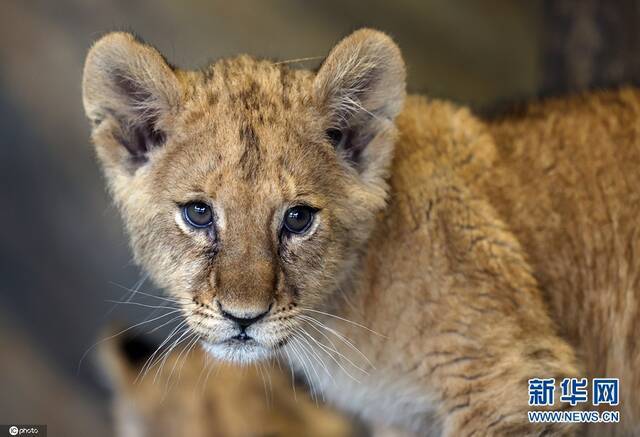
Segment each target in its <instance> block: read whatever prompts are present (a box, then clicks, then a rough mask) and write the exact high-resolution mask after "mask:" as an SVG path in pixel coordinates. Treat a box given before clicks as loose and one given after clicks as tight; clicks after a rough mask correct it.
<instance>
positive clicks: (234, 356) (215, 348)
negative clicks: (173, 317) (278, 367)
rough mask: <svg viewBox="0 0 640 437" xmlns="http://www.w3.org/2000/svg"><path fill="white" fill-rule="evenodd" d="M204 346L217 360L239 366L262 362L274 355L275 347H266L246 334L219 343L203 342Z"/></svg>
mask: <svg viewBox="0 0 640 437" xmlns="http://www.w3.org/2000/svg"><path fill="white" fill-rule="evenodd" d="M202 346H203V348H204V349H205V350H206V351H207V352H208V353H210V354H211V355H213V356H214V357H216V358H219V359H221V360H225V361H231V362H234V363H239V364H248V363H252V362H255V361H260V360H263V359H266V358H268V357H269V356H271V354H272V353H273V347H271V346H266V345H264V344H262V343H260V342H259V341H257V340H256V339H254V338H252V337H250V336H249V335H246V334H244V335H242V334H238V335H235V336H233V337H230V338H227V339H226V340H222V341H220V342H217V343H212V342H210V341H208V340H203V342H202Z"/></svg>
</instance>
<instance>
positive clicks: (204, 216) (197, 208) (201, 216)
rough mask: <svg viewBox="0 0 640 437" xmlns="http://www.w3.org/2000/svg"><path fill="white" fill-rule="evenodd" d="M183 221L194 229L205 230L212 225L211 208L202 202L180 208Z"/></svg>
mask: <svg viewBox="0 0 640 437" xmlns="http://www.w3.org/2000/svg"><path fill="white" fill-rule="evenodd" d="M182 215H183V216H184V220H185V221H186V222H187V223H188V224H189V225H190V226H192V227H194V228H206V227H209V226H211V223H213V213H212V212H211V207H209V205H207V204H206V203H203V202H191V203H187V204H186V205H185V206H183V207H182Z"/></svg>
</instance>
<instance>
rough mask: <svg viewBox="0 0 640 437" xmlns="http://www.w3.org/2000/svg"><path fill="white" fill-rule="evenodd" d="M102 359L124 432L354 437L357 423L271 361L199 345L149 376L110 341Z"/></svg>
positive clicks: (142, 436)
mask: <svg viewBox="0 0 640 437" xmlns="http://www.w3.org/2000/svg"><path fill="white" fill-rule="evenodd" d="M101 358H102V364H103V367H104V369H105V371H106V372H107V375H108V377H109V380H110V382H111V385H112V389H113V392H114V399H113V414H114V419H115V435H117V436H118V437H175V436H189V437H261V436H265V437H266V436H272V437H276V436H278V437H287V436H289V437H299V436H302V435H304V436H310V437H311V436H313V437H341V436H344V437H347V436H351V435H354V429H353V427H352V425H351V424H350V423H349V422H348V421H347V420H346V419H345V418H344V417H342V416H340V415H339V414H337V413H336V412H334V411H332V410H330V409H329V408H326V407H324V408H320V407H318V405H317V404H316V403H315V402H314V401H313V400H311V399H310V398H309V396H308V395H307V394H306V393H305V392H304V390H303V389H302V388H298V390H296V391H294V389H293V386H292V381H291V378H290V376H289V375H288V374H285V373H283V371H282V370H281V369H278V368H276V367H273V366H272V365H271V364H264V365H261V366H260V368H259V369H258V368H257V367H256V366H252V367H248V368H239V367H237V366H232V365H228V364H224V363H218V362H216V361H215V360H212V359H210V357H208V356H204V353H203V352H202V351H201V350H200V349H199V348H194V349H192V350H190V351H189V352H188V353H185V351H183V350H176V351H174V352H171V353H170V354H169V355H168V357H167V360H166V362H165V363H164V365H163V366H161V367H160V368H159V371H158V372H156V369H155V368H154V369H153V371H151V372H149V373H147V374H146V376H142V377H141V375H142V374H144V373H143V372H142V365H143V363H144V360H142V361H140V362H136V361H132V360H131V359H130V358H129V357H127V356H126V353H124V351H123V350H122V349H121V348H120V347H119V345H118V344H113V343H106V344H105V345H104V346H103V347H102V350H101Z"/></svg>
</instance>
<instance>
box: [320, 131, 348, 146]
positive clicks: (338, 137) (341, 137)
mask: <svg viewBox="0 0 640 437" xmlns="http://www.w3.org/2000/svg"><path fill="white" fill-rule="evenodd" d="M325 135H326V136H327V138H328V139H329V142H330V143H331V145H333V147H334V148H336V149H341V148H344V147H345V146H346V145H347V143H348V142H349V140H350V137H351V131H350V130H349V128H348V127H339V128H335V127H331V128H329V129H327V130H326V131H325Z"/></svg>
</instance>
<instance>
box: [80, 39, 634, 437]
mask: <svg viewBox="0 0 640 437" xmlns="http://www.w3.org/2000/svg"><path fill="white" fill-rule="evenodd" d="M425 55H428V54H425ZM83 101H84V107H85V110H86V113H87V115H88V117H89V118H90V120H91V121H92V123H93V130H92V140H93V143H94V144H95V147H96V151H97V155H98V158H99V160H100V163H101V164H102V167H103V169H104V172H105V175H106V179H107V182H108V185H109V188H110V190H111V192H112V194H113V197H114V199H115V202H116V204H117V205H118V207H119V210H120V212H121V214H122V217H123V220H124V223H125V225H126V228H127V230H128V233H129V236H130V238H131V246H132V249H133V253H134V256H135V259H136V261H137V262H138V263H139V264H140V265H142V266H143V267H144V268H145V269H146V270H147V271H148V272H149V273H150V275H151V277H152V278H153V280H154V281H155V282H156V283H157V284H158V285H159V286H161V287H163V288H165V289H166V290H167V292H168V294H169V295H170V296H171V298H172V299H173V300H174V301H175V302H177V303H178V304H179V306H180V308H181V310H182V312H183V313H184V315H185V317H186V321H187V323H188V326H189V328H190V330H191V334H192V335H193V336H194V338H198V339H199V340H200V341H201V343H202V344H203V345H204V346H205V347H206V349H207V350H208V351H209V352H211V354H213V355H215V356H216V357H217V358H219V359H223V360H226V361H232V362H236V363H250V362H255V361H257V360H263V359H265V358H268V357H272V356H277V357H278V358H281V359H283V360H286V361H288V362H290V363H291V364H292V365H293V366H294V367H295V368H296V369H297V371H298V372H299V373H300V374H302V375H304V376H305V378H306V379H307V380H308V381H309V384H310V385H311V386H312V388H313V390H315V391H316V392H318V393H322V394H323V395H324V396H326V398H327V399H329V400H331V401H332V402H334V403H335V404H336V405H338V406H340V407H341V408H344V409H348V410H350V411H353V412H356V413H359V414H360V415H362V416H363V417H365V418H366V419H368V420H370V421H372V422H374V421H379V422H384V423H386V424H389V425H395V426H397V427H400V428H403V429H404V430H406V431H411V432H415V433H417V434H419V435H425V434H427V433H430V432H433V433H440V434H443V435H447V436H459V435H560V434H572V433H574V432H576V430H577V429H578V425H577V424H573V423H531V422H529V420H528V416H527V412H528V411H530V410H532V409H535V410H558V411H559V410H575V409H580V408H590V406H589V405H586V404H585V405H582V404H578V405H575V406H571V405H569V404H567V403H565V402H562V401H561V400H560V390H559V388H558V387H557V386H556V390H555V392H554V393H555V397H553V394H552V396H551V399H550V401H551V402H549V404H550V405H545V406H531V405H529V402H528V400H529V399H528V393H527V390H528V384H529V380H530V379H547V380H551V379H553V380H554V381H555V383H556V384H558V385H559V384H560V382H561V381H562V380H563V379H565V378H574V377H589V378H593V377H614V378H620V380H621V381H624V384H623V385H622V387H623V388H622V389H621V395H620V396H621V402H620V407H619V408H620V409H621V417H622V423H621V424H620V425H619V426H618V427H616V426H615V425H608V426H607V425H593V426H591V427H590V428H589V429H591V430H594V431H593V432H594V433H612V432H621V433H625V432H627V433H633V432H635V431H637V430H638V426H640V425H638V421H639V418H640V410H639V409H640V398H638V396H640V374H639V373H638V369H640V347H638V342H637V338H638V332H640V317H638V313H639V311H640V310H639V303H638V302H640V294H639V293H640V286H639V285H638V280H637V279H638V277H640V265H639V263H640V256H638V253H640V232H638V230H639V225H638V217H639V216H640V196H639V194H638V193H639V191H638V186H640V171H638V170H639V168H638V166H639V165H640V146H639V144H640V140H639V138H640V133H639V132H638V128H637V127H638V125H639V123H638V121H639V120H640V109H639V108H640V98H639V96H638V91H636V90H634V89H624V90H620V91H611V92H602V93H594V94H587V95H583V96H578V97H574V98H567V99H556V100H551V101H549V102H546V103H541V104H534V105H531V106H530V107H529V108H528V109H526V110H524V111H521V112H520V113H518V114H513V115H512V116H509V117H504V118H503V119H500V120H495V121H485V120H480V119H479V118H477V117H475V116H473V115H472V114H471V113H470V112H469V111H468V110H466V109H464V108H459V107H456V106H455V105H453V104H450V103H446V102H441V101H434V100H429V99H426V98H424V97H419V96H409V97H407V96H406V93H405V66H404V62H403V59H402V56H401V54H400V50H399V49H398V47H397V46H396V44H395V43H394V42H393V41H392V40H391V38H389V37H388V36H387V35H385V34H383V33H381V32H377V31H374V30H368V29H364V30H359V31H357V32H355V33H353V34H352V35H350V36H348V37H346V38H345V39H343V40H342V41H340V42H339V43H338V44H337V45H336V46H335V47H334V48H333V49H332V50H331V52H330V53H329V55H328V56H327V58H326V59H325V60H324V62H323V63H322V65H321V66H320V68H319V69H318V70H317V71H308V70H302V69H299V70H298V69H292V68H290V67H289V66H288V64H287V63H286V62H271V61H268V60H259V59H255V58H252V57H250V56H245V55H243V56H237V57H233V58H226V59H220V60H218V61H216V62H214V63H213V64H211V65H209V66H207V67H205V68H204V69H202V70H197V71H187V70H181V69H179V68H176V67H174V66H172V65H170V64H169V63H167V62H166V60H165V59H164V58H163V57H162V56H161V55H160V53H158V51H157V50H156V49H154V48H153V47H151V46H149V45H147V44H144V43H142V42H140V41H138V40H136V39H135V38H134V37H133V36H132V35H130V34H126V33H112V34H109V35H106V36H104V37H103V38H101V39H100V40H99V41H97V42H96V43H95V44H94V46H93V47H92V48H91V50H90V52H89V54H88V56H87V60H86V64H85V68H84V78H83ZM576 351H577V352H578V354H576ZM576 356H579V357H580V359H579V360H578V359H577V358H576ZM189 399H190V398H189ZM189 399H187V400H185V402H186V401H188V400H189ZM545 404H546V403H545ZM236 408H237V405H236Z"/></svg>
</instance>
